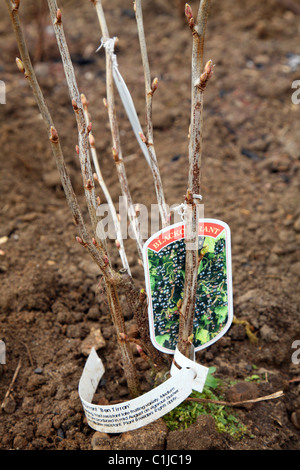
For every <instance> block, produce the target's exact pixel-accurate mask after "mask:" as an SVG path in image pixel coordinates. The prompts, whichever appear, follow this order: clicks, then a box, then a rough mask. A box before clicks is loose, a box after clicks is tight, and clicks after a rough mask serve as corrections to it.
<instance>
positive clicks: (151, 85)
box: [135, 0, 169, 227]
mask: <svg viewBox="0 0 300 470" xmlns="http://www.w3.org/2000/svg"><path fill="white" fill-rule="evenodd" d="M135 16H136V22H137V29H138V35H139V42H140V49H141V56H142V62H143V69H144V77H145V94H146V123H147V141H146V144H147V147H148V151H149V155H150V166H151V170H152V174H153V179H154V185H155V190H156V196H157V202H158V207H159V211H160V216H161V220H162V226H163V227H166V226H167V225H168V223H169V214H168V213H167V206H166V202H165V196H164V190H163V185H162V181H161V177H160V172H159V168H158V163H157V158H156V152H155V148H154V144H153V123H152V100H153V94H154V92H155V90H156V88H157V85H158V79H157V78H155V79H154V80H153V81H152V82H151V74H150V66H149V60H148V54H147V45H146V39H145V32H144V24H143V10H142V2H141V0H135Z"/></svg>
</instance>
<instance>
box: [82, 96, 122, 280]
mask: <svg viewBox="0 0 300 470" xmlns="http://www.w3.org/2000/svg"><path fill="white" fill-rule="evenodd" d="M81 102H82V105H83V111H84V116H85V120H86V125H87V126H90V125H91V118H90V114H89V111H88V100H87V99H86V97H85V96H84V95H83V94H82V95H81ZM89 142H90V150H91V155H92V160H93V163H94V167H95V171H96V178H95V176H94V180H97V181H98V183H99V185H100V187H101V189H102V191H103V193H104V196H105V198H106V201H107V204H108V206H109V210H110V214H111V216H112V219H113V223H114V227H115V232H116V245H117V247H118V250H119V253H120V258H121V261H122V265H123V268H124V269H126V271H127V272H128V273H129V274H130V267H129V263H128V260H127V256H126V252H125V247H124V243H123V237H122V231H121V225H120V221H119V219H118V215H117V212H116V209H115V206H114V203H113V201H112V198H111V195H110V192H109V190H108V188H107V186H106V184H105V181H104V178H103V176H102V172H101V169H100V164H99V160H98V156H97V151H96V141H95V138H94V135H93V133H92V131H90V133H89Z"/></svg>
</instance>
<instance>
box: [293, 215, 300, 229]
mask: <svg viewBox="0 0 300 470" xmlns="http://www.w3.org/2000/svg"><path fill="white" fill-rule="evenodd" d="M294 229H295V231H296V232H300V217H298V219H297V220H296V221H295V223H294Z"/></svg>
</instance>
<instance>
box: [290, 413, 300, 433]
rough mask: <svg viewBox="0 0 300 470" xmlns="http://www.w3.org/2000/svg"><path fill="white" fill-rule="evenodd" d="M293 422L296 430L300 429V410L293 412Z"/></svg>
mask: <svg viewBox="0 0 300 470" xmlns="http://www.w3.org/2000/svg"><path fill="white" fill-rule="evenodd" d="M291 421H292V423H293V425H294V426H295V428H296V429H300V410H296V411H293V413H292V414H291Z"/></svg>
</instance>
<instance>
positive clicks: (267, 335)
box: [259, 324, 279, 343]
mask: <svg viewBox="0 0 300 470" xmlns="http://www.w3.org/2000/svg"><path fill="white" fill-rule="evenodd" d="M259 332H260V336H261V338H262V339H263V340H264V341H266V342H267V343H272V342H275V341H278V340H279V338H278V336H277V335H276V333H275V332H274V331H273V329H272V328H271V327H270V326H269V325H266V324H265V325H263V326H262V327H261V328H260V330H259Z"/></svg>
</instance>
